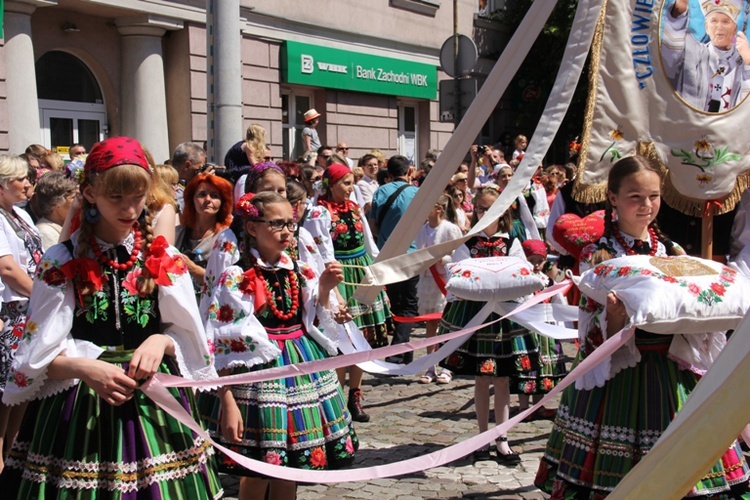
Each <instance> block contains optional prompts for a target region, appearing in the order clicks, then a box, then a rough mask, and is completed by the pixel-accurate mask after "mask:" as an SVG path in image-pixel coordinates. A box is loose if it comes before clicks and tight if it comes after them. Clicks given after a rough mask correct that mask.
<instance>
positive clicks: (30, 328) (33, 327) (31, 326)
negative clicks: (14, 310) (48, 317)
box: [26, 320, 39, 333]
mask: <svg viewBox="0 0 750 500" xmlns="http://www.w3.org/2000/svg"><path fill="white" fill-rule="evenodd" d="M26 331H27V332H29V333H36V332H38V331H39V325H38V324H37V323H36V321H31V320H29V321H28V322H27V323H26Z"/></svg>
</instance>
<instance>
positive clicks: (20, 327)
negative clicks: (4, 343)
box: [11, 322, 26, 339]
mask: <svg viewBox="0 0 750 500" xmlns="http://www.w3.org/2000/svg"><path fill="white" fill-rule="evenodd" d="M25 330H26V323H23V322H21V323H18V324H17V325H16V326H14V327H13V331H12V332H11V333H12V334H13V336H14V337H16V338H19V339H20V338H21V337H23V332H24V331H25Z"/></svg>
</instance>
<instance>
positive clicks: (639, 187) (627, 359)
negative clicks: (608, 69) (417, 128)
mask: <svg viewBox="0 0 750 500" xmlns="http://www.w3.org/2000/svg"><path fill="white" fill-rule="evenodd" d="M661 183H662V178H661V169H660V166H659V164H658V163H657V162H656V161H654V160H650V159H647V158H645V157H642V156H630V157H626V158H623V159H621V160H619V161H618V162H617V163H615V165H614V166H613V167H612V169H611V170H610V172H609V178H608V186H607V188H608V190H607V200H606V203H607V204H606V212H605V233H604V237H603V238H602V239H601V240H600V241H599V242H598V243H596V244H592V245H589V246H587V247H586V248H584V249H583V251H582V252H581V256H580V259H581V263H580V266H581V272H584V271H586V270H588V269H590V268H592V267H594V266H596V265H597V264H598V263H600V262H601V261H604V260H608V259H610V258H615V257H624V256H628V255H650V256H657V257H658V256H666V255H680V254H684V251H683V250H682V248H680V247H679V246H678V245H676V244H675V243H673V242H671V241H670V240H668V239H667V238H666V237H665V236H664V235H663V234H662V233H661V231H660V230H659V228H658V226H657V225H656V216H657V214H658V213H659V208H660V205H661ZM615 216H616V217H615ZM623 269H624V268H623ZM606 302H607V303H606V304H599V303H597V302H594V301H593V300H591V299H589V298H586V297H583V298H582V299H581V304H580V310H579V321H578V332H579V338H580V339H581V346H580V349H579V353H578V356H579V359H582V358H585V357H587V356H590V355H591V354H592V353H593V352H594V351H595V350H596V349H597V347H599V346H600V345H601V344H602V343H603V342H604V341H605V340H606V339H607V338H609V337H611V336H613V335H615V334H617V333H618V332H619V331H621V330H622V329H623V328H625V327H626V325H627V324H628V322H629V318H628V314H627V311H626V309H625V306H624V305H623V302H622V301H621V300H619V299H618V298H617V296H616V295H615V294H614V293H609V295H607V301H606ZM677 333H678V332H675V334H677ZM717 335H723V334H717ZM674 337H675V335H660V334H654V333H649V332H646V331H643V330H640V329H636V330H635V336H634V339H633V340H631V341H630V342H632V343H630V344H626V345H625V346H623V347H621V348H620V349H619V350H618V351H617V352H615V353H614V354H613V355H612V356H611V357H610V358H609V360H606V361H603V362H602V363H600V364H599V365H597V366H596V367H595V368H594V369H593V370H592V371H590V372H588V373H586V374H585V375H584V377H583V378H582V379H580V380H578V381H576V384H575V385H571V386H570V387H568V388H567V389H565V391H564V392H563V394H562V398H561V400H560V406H559V409H558V411H557V416H556V418H555V423H554V426H553V428H552V432H551V433H550V437H549V440H548V442H547V446H546V448H545V452H544V456H543V457H542V461H541V463H540V465H539V470H538V472H537V476H536V479H535V481H534V484H535V485H536V486H537V487H539V488H540V489H542V490H544V491H546V492H548V493H550V494H551V495H552V497H553V498H566V499H567V498H571V499H572V498H576V499H578V498H603V497H604V496H606V495H608V494H609V493H611V492H612V491H613V490H614V489H615V488H616V487H617V485H618V483H619V482H620V480H621V479H622V478H623V477H624V476H625V475H626V474H627V473H628V472H629V471H630V470H631V469H632V468H633V467H635V465H636V464H637V463H638V462H639V461H640V459H641V458H642V457H643V456H644V455H645V454H647V453H648V452H649V451H650V450H651V448H652V447H653V445H654V444H655V443H656V441H657V440H658V439H659V437H660V436H661V434H662V433H663V432H664V430H665V429H666V428H667V426H668V425H669V423H670V422H671V421H672V420H673V419H674V418H675V415H676V413H677V412H678V411H680V409H681V408H682V407H683V405H684V403H685V401H687V399H688V397H689V396H690V393H691V392H692V391H693V389H694V388H695V386H696V384H697V383H698V380H699V378H700V375H698V373H696V372H697V371H700V370H698V369H697V366H698V365H704V366H705V364H706V363H710V362H709V361H708V359H707V358H704V357H703V354H702V353H701V352H700V350H699V349H696V350H695V351H694V352H693V353H691V354H690V355H688V356H684V357H683V358H682V359H680V360H679V362H678V361H676V360H675V359H673V357H672V356H671V354H670V346H671V345H672V343H673V338H674ZM683 354H685V353H683ZM690 358H692V359H690ZM696 452H697V453H699V452H700V450H697V451H696ZM748 478H750V468H748V464H747V462H746V459H745V457H744V455H743V454H742V451H741V449H740V447H739V445H738V444H737V441H735V442H734V443H733V444H732V445H731V446H730V447H729V449H728V450H727V451H726V453H724V455H723V456H722V457H721V459H720V460H719V461H718V462H716V463H715V464H714V465H713V466H712V467H711V469H710V470H707V471H706V474H705V476H704V477H703V478H702V479H701V480H700V481H699V482H698V484H696V485H695V486H694V487H693V489H692V491H690V493H689V494H688V495H687V496H688V497H691V498H745V497H746V495H747V494H748Z"/></svg>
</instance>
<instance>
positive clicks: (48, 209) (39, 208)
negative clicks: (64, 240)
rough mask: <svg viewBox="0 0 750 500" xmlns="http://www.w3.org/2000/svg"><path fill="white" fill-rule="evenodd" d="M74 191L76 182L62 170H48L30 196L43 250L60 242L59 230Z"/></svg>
mask: <svg viewBox="0 0 750 500" xmlns="http://www.w3.org/2000/svg"><path fill="white" fill-rule="evenodd" d="M76 193H78V184H77V183H76V182H75V181H74V180H72V179H69V178H67V177H66V176H65V174H64V173H62V172H49V173H48V174H46V175H43V176H42V178H41V179H39V182H38V183H37V186H36V189H35V190H34V195H33V196H32V198H31V209H32V210H33V211H34V214H35V215H36V216H37V217H38V220H37V223H36V228H37V229H38V230H39V234H40V235H41V237H42V247H43V248H44V250H45V251H46V250H47V249H49V247H51V246H52V245H56V244H58V243H59V242H60V241H59V240H60V231H62V225H63V223H64V222H65V217H66V216H67V215H68V210H69V209H70V205H71V204H72V203H73V199H74V198H75V196H76Z"/></svg>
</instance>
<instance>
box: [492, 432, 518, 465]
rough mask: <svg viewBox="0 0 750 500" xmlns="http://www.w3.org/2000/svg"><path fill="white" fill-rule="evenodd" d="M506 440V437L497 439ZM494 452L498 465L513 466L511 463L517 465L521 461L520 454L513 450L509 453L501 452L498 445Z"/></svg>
mask: <svg viewBox="0 0 750 500" xmlns="http://www.w3.org/2000/svg"><path fill="white" fill-rule="evenodd" d="M507 440H508V438H500V439H498V441H507ZM495 454H496V456H495V459H496V460H497V463H499V464H500V465H508V466H513V465H518V464H520V463H521V455H519V454H518V453H516V452H514V451H513V450H510V453H502V452H501V451H500V447H499V446H498V447H497V449H496V450H495Z"/></svg>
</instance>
